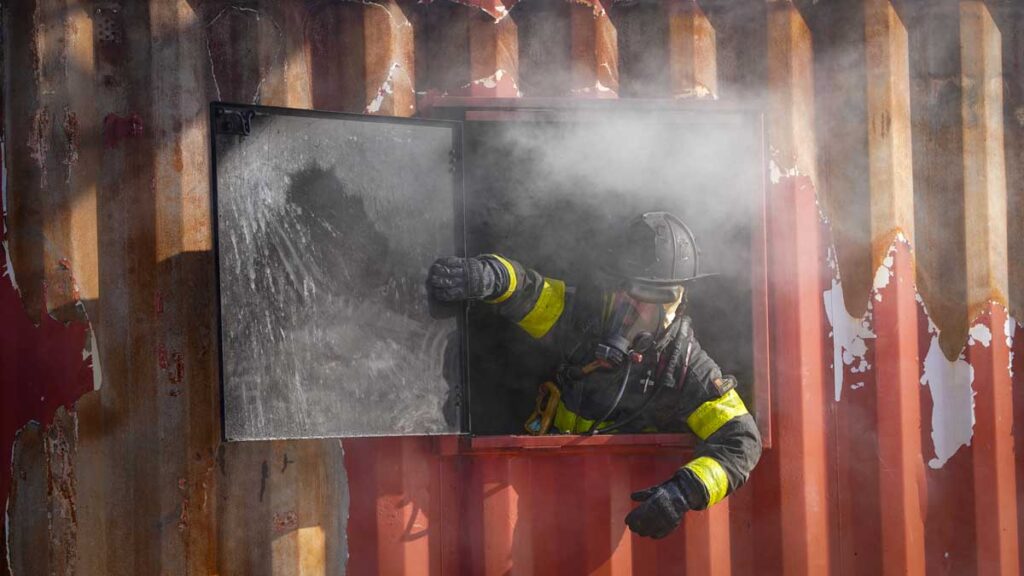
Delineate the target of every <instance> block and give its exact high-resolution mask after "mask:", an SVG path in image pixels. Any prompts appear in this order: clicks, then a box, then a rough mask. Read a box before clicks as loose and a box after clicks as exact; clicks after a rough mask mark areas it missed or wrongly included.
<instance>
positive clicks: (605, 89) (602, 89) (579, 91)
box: [572, 80, 615, 94]
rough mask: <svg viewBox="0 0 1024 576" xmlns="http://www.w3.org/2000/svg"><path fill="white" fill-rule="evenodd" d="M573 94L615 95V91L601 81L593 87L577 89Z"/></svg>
mask: <svg viewBox="0 0 1024 576" xmlns="http://www.w3.org/2000/svg"><path fill="white" fill-rule="evenodd" d="M572 93H573V94H596V93H609V94H615V91H614V90H612V89H611V88H609V87H608V86H605V85H604V84H602V83H601V81H600V80H598V81H597V82H595V83H594V85H593V86H587V87H586V88H576V89H575V90H573V91H572Z"/></svg>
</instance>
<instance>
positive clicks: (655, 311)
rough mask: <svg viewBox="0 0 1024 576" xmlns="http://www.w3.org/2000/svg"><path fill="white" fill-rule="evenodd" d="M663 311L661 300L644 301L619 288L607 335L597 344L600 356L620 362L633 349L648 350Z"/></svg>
mask: <svg viewBox="0 0 1024 576" xmlns="http://www.w3.org/2000/svg"><path fill="white" fill-rule="evenodd" d="M663 313H664V311H663V310H662V306H661V305H660V304H654V303H651V302H641V301H638V300H634V299H633V298H631V297H630V296H629V294H627V293H626V292H617V293H616V294H615V296H614V297H613V300H612V307H611V310H610V316H609V317H608V322H607V323H606V330H605V336H604V339H603V341H602V342H601V343H600V344H599V345H598V346H597V351H596V355H597V357H598V358H601V359H604V360H607V361H609V362H611V363H612V364H614V365H616V366H617V365H619V364H621V363H622V361H623V360H624V359H625V357H626V355H627V354H629V352H630V351H637V352H643V351H645V350H647V349H648V348H650V347H651V345H652V344H653V343H654V334H653V331H655V330H657V329H658V327H659V325H660V323H661V315H662V314H663Z"/></svg>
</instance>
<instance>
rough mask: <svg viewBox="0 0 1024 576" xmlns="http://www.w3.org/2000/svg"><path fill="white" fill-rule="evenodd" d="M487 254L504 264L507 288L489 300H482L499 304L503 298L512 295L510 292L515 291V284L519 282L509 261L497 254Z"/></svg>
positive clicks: (506, 298)
mask: <svg viewBox="0 0 1024 576" xmlns="http://www.w3.org/2000/svg"><path fill="white" fill-rule="evenodd" d="M488 256H490V257H492V258H494V259H495V260H497V261H498V262H501V265H502V266H504V267H505V269H506V270H508V289H506V290H505V292H504V293H503V294H502V295H501V296H498V297H497V298H493V299H491V300H484V302H487V303H488V304H501V303H502V302H504V301H505V300H508V299H509V298H510V297H512V294H513V293H515V291H516V284H518V283H519V279H518V278H516V269H515V268H513V267H512V263H511V262H509V261H508V260H505V259H504V258H502V257H501V256H498V255H497V254H488Z"/></svg>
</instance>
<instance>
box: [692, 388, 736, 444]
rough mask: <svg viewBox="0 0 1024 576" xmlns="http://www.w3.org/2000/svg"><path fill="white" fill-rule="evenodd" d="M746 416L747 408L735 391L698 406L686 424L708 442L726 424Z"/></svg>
mask: <svg viewBox="0 0 1024 576" xmlns="http://www.w3.org/2000/svg"><path fill="white" fill-rule="evenodd" d="M744 414H748V412H747V407H746V406H744V405H743V400H742V399H741V398H740V395H739V394H737V393H736V390H735V389H733V390H729V391H728V392H726V393H725V394H723V395H721V396H719V397H718V398H715V399H714V400H708V401H707V402H705V403H703V404H701V405H700V406H698V407H697V409H696V410H694V411H693V413H692V414H690V416H689V417H688V418H687V419H686V424H687V425H688V426H689V427H690V430H693V433H694V434H696V435H697V436H698V437H699V438H700V439H701V440H707V438H708V436H711V435H712V434H714V433H715V432H716V431H718V429H719V428H721V427H722V426H724V425H725V423H726V422H728V421H730V420H732V419H733V418H735V417H737V416H742V415H744Z"/></svg>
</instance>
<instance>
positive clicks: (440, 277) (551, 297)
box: [427, 254, 565, 338]
mask: <svg viewBox="0 0 1024 576" xmlns="http://www.w3.org/2000/svg"><path fill="white" fill-rule="evenodd" d="M427 287H428V289H429V290H430V294H431V296H433V297H434V298H436V299H438V300H440V301H442V302H459V301H463V300H480V301H482V302H484V303H487V304H492V305H494V306H495V307H496V309H497V312H498V313H499V314H501V315H502V316H504V317H505V318H507V319H508V320H510V321H512V322H514V323H516V324H517V325H518V326H519V327H520V328H522V329H523V330H525V331H526V332H527V333H528V334H529V335H530V336H533V337H534V338H543V337H544V336H545V335H547V334H548V332H550V331H551V328H552V327H554V326H555V324H556V323H558V320H559V318H561V317H562V313H563V312H564V311H565V283H564V282H562V281H561V280H556V279H554V278H546V277H544V276H541V275H540V274H539V273H538V272H536V271H534V270H531V269H529V268H525V267H524V266H522V265H521V264H519V263H518V262H516V261H515V260H511V259H509V258H504V257H502V256H499V255H497V254H482V255H480V256H476V257H473V258H457V257H445V258H438V259H437V260H436V261H434V264H433V265H431V267H430V272H429V273H428V275H427Z"/></svg>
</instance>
